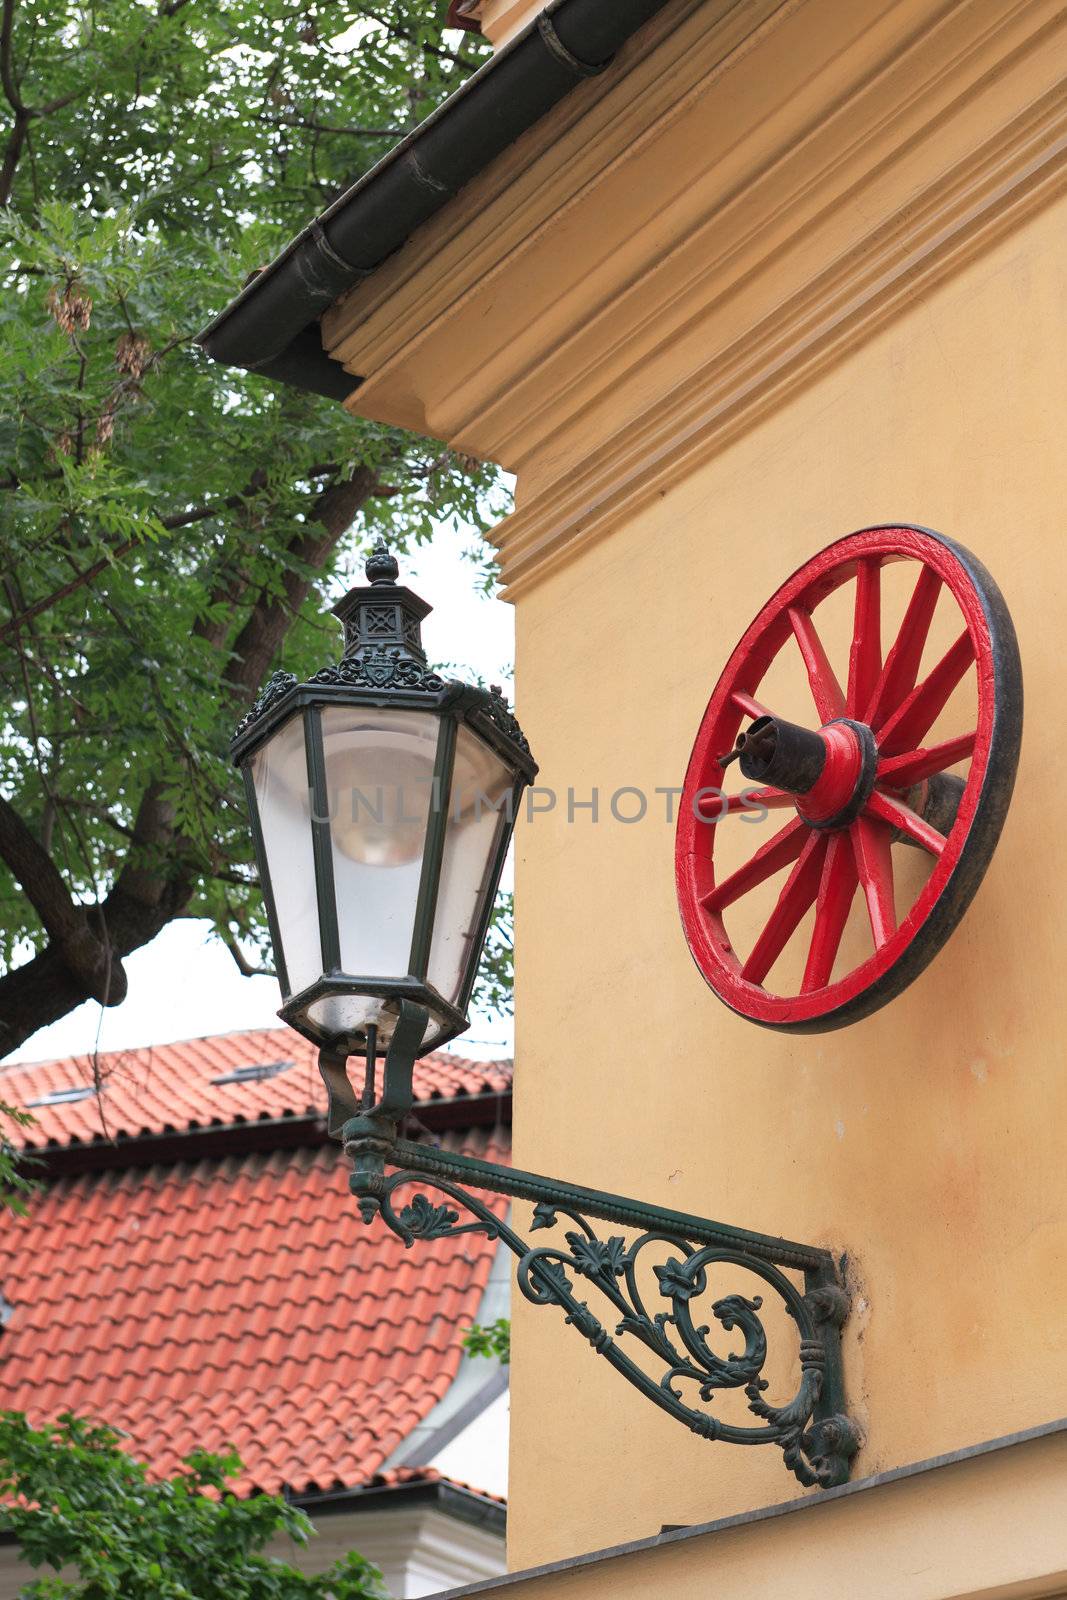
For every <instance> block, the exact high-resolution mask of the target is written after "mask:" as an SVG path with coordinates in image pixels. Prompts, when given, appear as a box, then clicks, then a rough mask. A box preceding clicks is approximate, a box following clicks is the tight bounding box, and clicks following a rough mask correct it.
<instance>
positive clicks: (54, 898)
mask: <svg viewBox="0 0 1067 1600" xmlns="http://www.w3.org/2000/svg"><path fill="white" fill-rule="evenodd" d="M0 860H3V861H4V862H5V863H6V864H7V866H8V867H9V868H10V869H11V872H12V873H13V875H14V877H15V878H16V879H17V881H18V883H19V884H20V885H21V886H22V892H23V893H24V894H25V896H26V898H27V900H29V902H30V904H31V905H32V906H33V909H34V910H35V911H36V913H37V915H38V916H39V917H40V919H41V922H42V924H43V926H44V929H45V932H46V933H47V934H48V937H49V939H51V940H52V942H53V943H54V944H55V945H56V946H57V947H58V950H59V953H60V954H61V955H62V957H63V960H64V962H65V963H66V965H67V966H68V967H69V968H70V971H71V974H72V976H73V977H75V978H76V979H77V980H78V982H79V984H81V985H82V987H83V989H84V992H85V993H84V994H83V998H85V995H88V996H90V997H91V998H92V999H95V1000H100V1001H101V1003H102V1004H104V1005H117V1004H118V1003H119V1001H120V1000H122V999H124V998H125V994H126V982H125V978H124V977H123V976H122V971H121V968H118V969H116V970H115V971H112V963H111V959H110V952H109V951H108V949H107V947H106V945H105V944H104V943H102V942H101V940H100V939H98V938H97V936H96V935H95V934H94V932H93V930H92V928H91V927H90V926H89V921H88V918H87V916H86V913H85V909H84V907H82V906H79V905H77V904H76V903H75V901H74V900H73V899H72V898H71V896H70V893H69V892H68V890H67V886H66V884H65V883H64V882H63V879H62V877H61V876H60V874H59V872H58V870H57V868H56V867H55V865H54V864H53V862H52V859H51V857H50V856H49V855H48V853H47V851H46V850H44V848H43V847H42V846H41V845H40V844H39V843H38V842H37V840H36V839H35V838H34V836H33V834H32V833H31V832H30V830H29V828H27V826H26V824H25V823H24V822H23V820H22V818H21V817H20V816H19V815H18V812H17V811H16V810H15V809H14V807H13V806H12V805H11V804H10V803H9V802H8V801H7V800H5V799H4V798H3V796H0ZM16 970H18V969H16Z"/></svg>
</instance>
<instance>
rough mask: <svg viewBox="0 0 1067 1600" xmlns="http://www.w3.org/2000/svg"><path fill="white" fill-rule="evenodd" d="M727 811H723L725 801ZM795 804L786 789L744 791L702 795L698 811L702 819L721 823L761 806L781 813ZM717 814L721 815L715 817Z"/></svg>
mask: <svg viewBox="0 0 1067 1600" xmlns="http://www.w3.org/2000/svg"><path fill="white" fill-rule="evenodd" d="M724 800H725V801H726V809H725V810H723V801H724ZM792 804H793V796H792V795H791V794H787V793H786V791H785V790H784V789H742V791H741V793H740V794H732V795H729V796H727V795H718V794H705V795H701V797H700V799H699V800H698V801H697V810H698V811H699V812H700V815H701V817H703V818H704V819H705V820H707V821H710V822H721V821H722V819H723V817H735V816H737V814H738V812H740V811H756V810H757V809H758V808H759V807H760V806H766V808H767V810H768V811H780V810H782V808H783V807H784V806H791V805H792ZM716 812H719V813H720V814H719V815H718V816H716V815H715V813H716Z"/></svg>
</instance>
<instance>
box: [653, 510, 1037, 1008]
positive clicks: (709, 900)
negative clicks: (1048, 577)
mask: <svg viewBox="0 0 1067 1600" xmlns="http://www.w3.org/2000/svg"><path fill="white" fill-rule="evenodd" d="M891 562H892V563H896V562H908V563H909V564H910V565H911V566H912V567H913V568H914V570H915V581H914V586H913V588H912V589H911V592H910V599H909V600H908V602H907V605H906V608H905V610H904V614H903V619H902V621H901V622H900V625H899V628H898V629H897V630H896V633H895V637H892V638H891V639H889V640H888V641H887V642H888V645H889V647H888V649H887V650H886V652H885V654H884V655H883V647H882V633H883V625H882V576H883V571H884V569H885V568H886V566H887V564H888V563H891ZM845 584H850V585H852V586H853V590H854V594H853V597H852V599H853V605H852V624H851V643H850V646H849V650H848V658H847V663H846V662H845V661H844V653H843V652H842V665H843V666H845V668H846V670H845V672H844V673H843V675H842V677H841V678H839V677H838V676H837V674H836V673H835V671H834V668H833V665H832V664H831V661H830V658H829V656H828V653H827V650H826V648H825V647H824V643H823V638H822V637H821V636H820V631H819V629H818V628H817V625H816V612H817V608H818V607H819V605H820V604H821V603H822V602H824V601H825V600H826V599H827V597H828V596H830V595H831V594H833V593H834V592H835V591H837V590H839V589H840V588H841V587H842V585H845ZM939 603H940V605H941V608H942V614H943V611H944V608H945V606H946V605H947V606H949V607H950V608H951V606H952V605H954V606H955V607H956V608H957V609H958V616H957V622H962V630H961V631H959V632H958V634H957V635H956V636H955V639H954V642H953V643H952V645H951V646H950V647H949V648H948V649H947V650H946V651H945V652H944V653H943V654H942V655H940V657H939V658H938V659H934V660H933V661H932V663H930V664H927V662H926V661H925V660H924V656H926V655H927V654H928V642H929V641H930V635H931V624H932V622H933V619H934V613H935V610H936V609H938V607H939ZM953 631H954V632H955V625H954V629H953ZM780 652H781V653H782V661H783V662H785V663H786V665H788V661H789V655H788V652H792V653H793V660H794V664H795V667H796V670H797V672H800V671H801V670H803V671H804V672H806V676H807V681H808V685H809V686H810V698H811V700H812V701H813V702H814V714H813V715H812V717H811V718H810V721H811V722H812V724H816V726H812V727H806V726H803V725H802V724H798V723H793V722H789V721H787V720H786V719H785V718H784V717H782V716H778V715H776V714H775V711H774V707H773V705H770V704H764V703H763V700H762V699H761V698H760V697H759V691H760V686H761V682H762V681H763V680H764V678H765V677H766V676H767V674H768V671H769V669H771V668H772V665H774V664H776V663H777V662H778V658H779V655H780ZM780 670H781V668H780V665H775V672H776V673H779V672H780ZM842 683H843V684H844V687H842ZM968 683H970V684H971V685H972V687H973V689H974V690H975V691H976V710H975V711H974V713H973V714H972V715H970V716H968V717H967V719H966V723H967V725H966V726H960V727H958V728H952V729H945V730H944V731H943V732H938V734H937V737H936V739H935V741H934V742H931V743H929V744H927V743H924V741H925V740H927V738H928V736H929V735H930V733H931V730H932V729H933V728H934V724H935V723H936V722H937V721H938V718H939V717H941V715H942V713H943V712H945V708H946V707H949V709H950V711H951V709H952V707H953V706H954V705H955V704H956V701H954V700H953V696H954V695H956V691H957V690H958V689H959V688H960V686H964V687H966V685H967V684H968ZM766 698H767V699H768V701H769V700H770V699H771V694H770V693H769V692H767V693H766ZM959 698H960V696H958V695H957V700H958V699H959ZM947 714H948V713H946V715H947ZM750 718H751V719H753V720H752V721H751V723H750V725H749V726H747V727H746V728H745V730H744V731H743V732H741V731H740V730H741V727H742V723H747V722H748V720H749V719H750ZM1021 733H1022V670H1021V667H1020V663H1019V649H1018V644H1017V641H1016V638H1015V630H1014V628H1013V627H1012V622H1011V618H1010V616H1009V615H1008V610H1007V607H1006V605H1005V604H1004V600H1003V597H1002V596H1001V593H1000V591H999V589H998V588H997V586H996V584H995V583H994V582H993V579H992V578H991V577H990V576H989V574H988V572H987V571H986V570H985V568H984V567H983V566H982V564H981V563H980V562H979V561H977V560H976V559H975V557H974V556H973V555H971V554H970V553H969V552H968V551H967V550H965V549H963V548H962V546H960V545H958V544H956V543H954V541H953V540H951V539H946V538H945V537H944V536H943V535H941V534H938V533H934V532H932V531H931V530H930V529H928V528H917V527H908V526H897V527H876V528H865V529H863V530H862V531H861V532H859V533H854V534H850V535H849V536H848V537H847V538H845V539H839V540H838V541H837V542H836V543H835V544H832V545H829V546H828V547H827V549H825V550H823V551H821V552H820V553H819V554H818V555H817V556H815V557H813V559H812V560H811V561H809V562H807V563H806V564H805V565H804V566H803V567H801V568H800V570H799V571H798V572H795V573H794V574H793V576H792V577H791V578H790V579H789V580H788V582H786V583H784V584H783V585H782V587H781V588H780V589H779V590H778V592H777V593H776V594H775V595H773V596H772V598H771V599H770V600H769V601H768V602H767V604H766V605H765V606H764V607H763V610H762V611H761V612H760V613H759V615H758V616H757V618H756V619H755V621H754V622H753V623H752V625H751V627H750V628H749V629H748V631H747V633H746V634H745V635H744V637H743V639H742V640H741V642H740V644H739V645H738V646H737V648H736V650H735V651H734V652H733V655H732V656H731V657H730V660H729V661H728V663H727V665H726V669H725V671H724V672H723V674H722V676H721V678H720V679H719V681H718V683H717V684H716V686H715V691H714V693H713V694H712V696H711V700H710V701H709V703H708V708H707V711H706V712H705V714H704V718H703V721H702V722H701V725H700V731H699V733H698V734H697V739H696V744H695V746H694V749H693V754H692V757H691V759H690V762H689V769H688V771H687V773H686V780H685V789H684V792H683V796H682V801H681V807H680V811H679V821H678V835H677V849H676V874H677V884H678V898H679V904H680V907H681V913H682V922H683V925H684V928H685V933H686V938H687V939H688V941H689V947H690V949H691V951H692V953H693V957H694V959H695V960H696V963H697V966H698V967H699V968H700V970H701V972H702V973H703V975H704V977H705V978H706V979H707V981H708V983H709V984H710V985H711V987H712V988H713V989H714V990H715V992H716V994H717V995H719V997H720V998H721V999H722V1000H724V1001H725V1002H726V1004H727V1005H728V1006H730V1007H731V1009H732V1010H734V1011H736V1012H738V1013H739V1014H740V1015H741V1016H743V1017H749V1018H751V1020H752V1021H754V1022H759V1023H762V1024H764V1025H765V1026H767V1027H772V1028H782V1029H787V1030H790V1031H794V1032H810V1033H815V1032H822V1031H824V1030H827V1029H830V1028H837V1027H841V1026H842V1025H844V1024H845V1023H849V1022H856V1021H858V1020H859V1019H860V1018H861V1017H865V1016H868V1015H869V1014H870V1013H871V1012H872V1011H875V1010H877V1009H878V1007H879V1006H882V1005H884V1004H885V1003H886V1001H888V1000H891V999H893V998H895V996H896V995H898V994H900V992H901V991H902V990H903V989H904V988H905V987H906V986H907V985H908V984H909V983H911V981H912V979H913V978H916V977H917V976H918V974H919V973H920V972H921V971H922V970H923V969H924V967H926V965H927V963H928V962H929V961H931V960H932V959H933V957H934V956H935V955H936V954H937V952H938V950H940V948H941V946H942V945H943V944H944V943H945V940H946V939H947V938H948V936H949V934H950V933H951V932H952V930H953V928H954V927H955V926H956V924H957V923H958V922H959V920H960V918H961V917H962V915H963V913H964V911H965V910H966V909H967V906H968V905H969V904H970V902H971V899H972V898H973V896H974V894H975V891H976V890H977V888H978V885H979V883H980V882H981V880H982V877H983V875H984V873H985V870H986V867H987V866H988V865H989V860H990V857H991V856H992V853H993V850H994V847H995V846H996V842H997V839H998V837H999V835H1000V830H1001V826H1002V825H1003V822H1004V817H1005V814H1006V812H1007V809H1008V802H1009V800H1010V799H1011V792H1012V786H1013V784H1014V781H1015V769H1016V766H1017V764H1018V757H1019V743H1020V738H1021ZM945 734H947V735H948V736H947V737H946V736H944V735H945ZM732 761H738V762H739V765H740V768H741V772H742V773H743V775H744V776H745V778H747V779H748V780H750V786H749V787H747V788H746V789H745V790H743V791H742V792H741V793H740V794H733V795H730V796H726V794H725V792H724V775H725V771H726V769H727V768H728V767H729V765H730V763H731V762H732ZM951 767H956V768H965V771H963V772H959V773H957V774H952V773H950V772H949V771H948V770H947V769H949V768H951ZM752 785H755V786H756V787H752ZM753 816H761V817H762V818H763V819H764V821H765V822H766V824H767V825H766V826H763V827H760V828H758V829H757V828H756V827H754V826H753V827H750V828H749V829H746V832H751V834H752V836H753V844H754V846H755V848H754V849H753V850H752V852H751V854H750V855H749V856H748V857H747V859H745V860H743V861H742V862H741V864H740V865H734V866H732V868H731V869H730V870H725V871H721V872H719V873H717V872H716V849H717V846H718V849H719V855H720V857H721V856H722V854H723V846H722V845H721V844H720V843H719V841H720V837H721V835H722V834H723V831H724V829H730V828H737V827H738V825H739V824H738V820H737V819H739V818H741V817H744V818H745V819H746V820H750V819H751V818H752V817H753ZM731 819H733V820H731ZM735 844H736V840H735ZM906 844H911V845H917V846H919V847H920V849H922V850H923V851H925V852H927V853H928V856H929V860H930V863H931V870H930V872H929V876H928V878H927V879H926V882H925V883H924V884H923V885H922V886H921V887H920V888H919V889H918V892H917V893H916V895H915V898H914V901H913V903H912V904H911V905H910V908H908V909H907V910H906V911H904V912H903V913H901V914H899V915H898V903H899V899H900V895H899V890H898V884H899V878H900V861H901V854H900V847H902V846H904V845H906ZM912 864H913V865H914V861H913V863H912ZM787 869H788V870H787ZM781 873H785V874H786V875H785V877H784V882H783V883H782V886H781V889H780V892H779V893H778V896H777V899H776V900H775V901H774V903H773V905H772V906H771V908H770V910H769V911H767V912H766V913H763V914H761V916H760V918H759V920H758V923H757V931H756V933H755V937H754V938H753V937H752V933H753V929H752V927H751V926H750V927H749V928H748V929H747V930H746V931H747V935H748V937H747V938H746V940H745V945H746V948H745V949H744V951H743V953H739V952H738V951H737V950H736V949H735V948H734V945H733V942H732V940H731V937H730V933H729V932H728V930H727V921H728V920H729V919H730V918H731V916H732V914H733V912H732V908H735V907H738V908H740V907H742V906H743V905H744V902H745V899H746V897H747V896H750V895H752V894H753V893H754V892H756V891H758V892H759V893H761V894H764V895H766V894H767V889H766V888H765V887H763V886H765V885H771V884H772V880H773V879H774V878H775V876H776V875H777V874H781ZM913 875H914V874H913ZM860 897H862V901H865V902H866V919H865V920H866V924H867V930H868V931H866V932H865V933H864V934H863V938H864V942H865V948H861V947H860V946H859V943H858V940H859V937H860V935H859V933H858V932H856V931H855V917H856V915H857V914H858V913H854V912H853V903H854V902H856V905H857V907H858V906H860V905H861V899H860ZM809 913H810V914H811V915H810V916H809ZM850 917H851V918H852V927H853V930H854V931H853V932H852V934H851V935H850V939H849V942H848V948H847V949H846V948H845V945H844V944H843V938H842V936H843V934H844V933H845V930H846V924H849V922H850ZM802 924H806V926H805V927H804V928H803V929H802V926H801V925H802ZM809 929H810V931H809ZM803 940H806V941H807V943H806V950H805V947H804V945H803V942H802V941H803ZM791 943H792V960H793V962H794V965H795V968H796V970H797V971H799V961H800V955H803V958H804V964H803V975H802V976H801V977H799V979H797V978H796V977H795V976H794V978H793V980H792V982H791V983H785V984H783V985H782V987H783V988H784V989H786V990H787V991H791V992H778V989H777V987H776V981H775V972H774V969H775V967H776V963H778V962H779V959H780V958H781V957H782V956H783V953H785V952H786V951H787V950H789V949H790V947H791ZM798 951H799V954H798ZM842 968H844V970H842Z"/></svg>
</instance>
